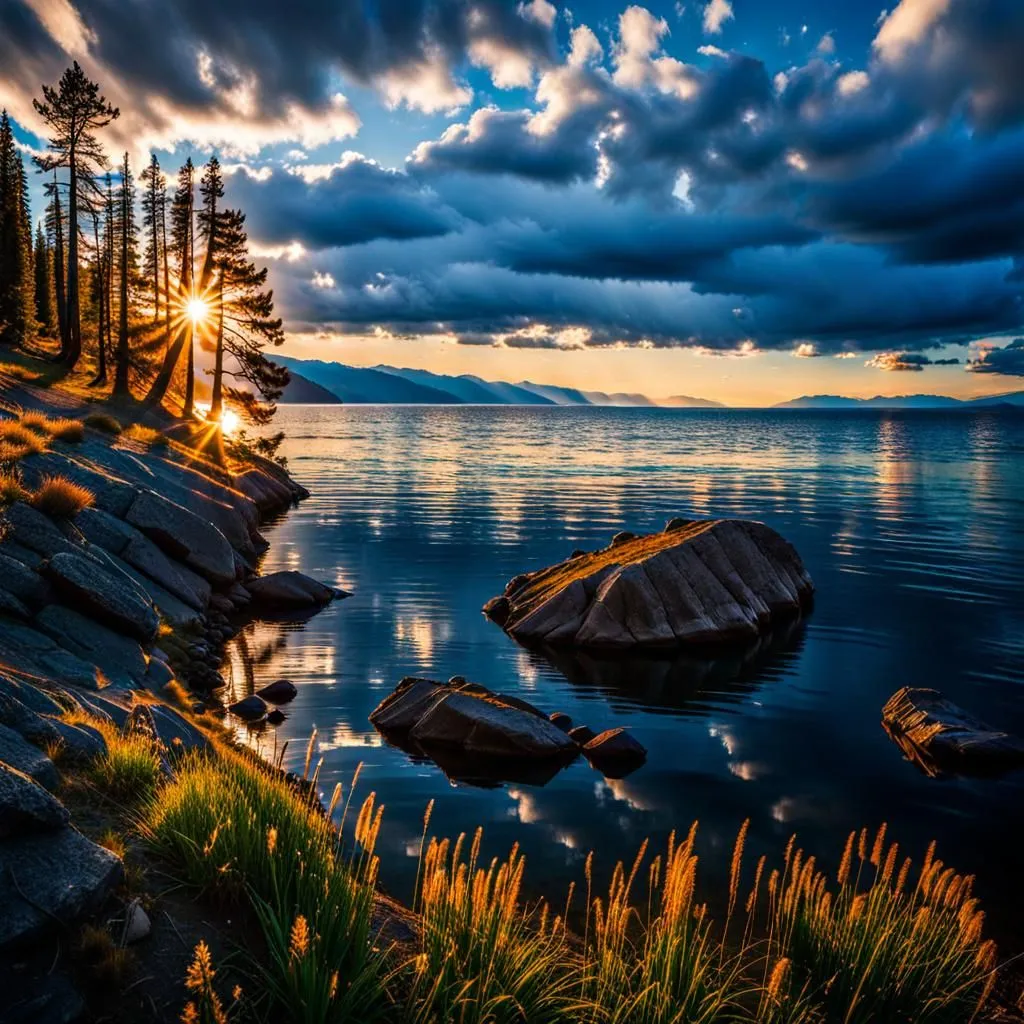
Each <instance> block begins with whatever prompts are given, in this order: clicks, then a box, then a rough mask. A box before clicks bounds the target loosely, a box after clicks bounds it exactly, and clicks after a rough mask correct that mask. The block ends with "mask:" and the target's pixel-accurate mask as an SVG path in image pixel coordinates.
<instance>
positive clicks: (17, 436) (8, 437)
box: [0, 420, 46, 462]
mask: <svg viewBox="0 0 1024 1024" xmlns="http://www.w3.org/2000/svg"><path fill="white" fill-rule="evenodd" d="M0 450H2V451H3V453H4V454H3V455H2V456H0V461H3V462H14V461H17V460H18V459H23V458H24V457H25V456H26V455H38V454H39V453H40V452H44V451H46V438H45V437H43V436H42V435H40V434H39V433H38V432H37V431H35V430H32V429H30V428H29V427H26V426H24V425H23V424H22V423H21V422H20V421H18V420H0Z"/></svg>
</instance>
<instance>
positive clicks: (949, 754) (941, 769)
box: [882, 686, 1024, 776]
mask: <svg viewBox="0 0 1024 1024" xmlns="http://www.w3.org/2000/svg"><path fill="white" fill-rule="evenodd" d="M882 724H883V726H884V727H885V729H886V731H887V732H888V733H889V735H890V736H891V737H892V738H893V740H895V741H896V743H898V744H899V745H900V747H901V748H902V750H903V751H904V753H905V754H906V755H907V757H908V759H909V760H911V761H913V762H914V763H915V764H916V765H917V766H918V767H919V768H920V769H921V770H922V771H924V772H925V773H926V774H928V775H933V776H935V775H942V774H946V773H953V774H961V775H999V774H1002V773H1003V772H1007V771H1011V770H1013V769H1015V768H1022V767H1024V740H1022V739H1020V738H1019V737H1017V736H1011V735H1010V734H1009V733H1005V732H1002V731H1001V730H999V729H995V728H993V727H992V726H990V725H986V724H985V723H984V722H980V721H978V719H976V718H974V717H973V716H972V715H970V714H969V713H968V712H966V711H964V710H963V708H961V707H958V706H957V705H956V704H954V703H953V702H952V701H950V700H946V698H945V697H943V696H942V694H941V693H939V692H938V690H929V689H921V688H913V687H908V686H904V687H903V688H902V689H900V690H897V691H896V692H895V693H894V694H893V695H892V696H891V697H890V698H889V700H888V701H886V704H885V707H884V708H882Z"/></svg>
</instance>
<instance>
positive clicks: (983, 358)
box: [967, 338, 1024, 377]
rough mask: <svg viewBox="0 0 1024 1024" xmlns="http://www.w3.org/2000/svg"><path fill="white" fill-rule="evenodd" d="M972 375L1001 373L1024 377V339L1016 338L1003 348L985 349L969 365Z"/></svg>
mask: <svg viewBox="0 0 1024 1024" xmlns="http://www.w3.org/2000/svg"><path fill="white" fill-rule="evenodd" d="M967 369H968V370H970V371H971V372H972V373H1000V374H1004V375H1006V376H1008V377H1024V338H1015V339H1014V340H1013V341H1011V342H1010V343H1009V344H1008V345H1004V346H1003V347H1002V348H985V349H983V350H982V352H981V354H980V355H979V356H978V358H977V359H972V360H970V361H969V362H968V363H967Z"/></svg>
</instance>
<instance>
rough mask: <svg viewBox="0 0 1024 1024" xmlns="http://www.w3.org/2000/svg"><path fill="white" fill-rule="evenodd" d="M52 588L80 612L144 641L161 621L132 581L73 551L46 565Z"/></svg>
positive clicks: (51, 560) (150, 636)
mask: <svg viewBox="0 0 1024 1024" xmlns="http://www.w3.org/2000/svg"><path fill="white" fill-rule="evenodd" d="M46 576H47V578H48V579H49V580H50V582H51V583H53V586H54V589H55V590H57V592H58V593H59V594H60V595H61V596H62V597H63V598H65V600H66V601H67V602H68V603H69V604H71V605H73V606H74V607H76V608H77V609H78V610H79V611H81V612H83V613H85V614H86V615H88V616H90V618H94V619H96V620H97V621H98V622H102V623H104V624H105V625H108V626H110V627H111V629H114V630H117V631H118V632H121V633H126V634H127V635H128V636H132V637H135V639H136V640H141V641H142V642H143V643H146V642H148V641H150V640H152V639H153V637H154V636H156V631H157V627H158V626H159V624H160V619H159V616H158V615H157V613H156V609H155V608H154V607H153V604H152V602H151V601H150V600H149V599H148V598H147V597H146V596H145V595H144V594H143V593H142V592H141V591H140V590H139V589H138V588H137V587H136V585H135V582H134V580H132V579H130V578H129V577H127V576H124V575H123V574H118V575H116V576H115V575H114V572H112V571H110V570H109V569H106V568H104V567H103V566H101V565H99V564H98V563H97V562H95V561H93V560H92V559H89V558H85V557H84V556H82V555H78V554H74V553H72V552H61V553H59V554H56V555H54V556H53V557H52V558H51V559H50V561H49V562H48V563H47V565H46Z"/></svg>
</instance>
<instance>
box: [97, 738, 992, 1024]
mask: <svg viewBox="0 0 1024 1024" xmlns="http://www.w3.org/2000/svg"><path fill="white" fill-rule="evenodd" d="M111 742H112V743H113V745H114V746H116V745H117V744H118V742H120V741H119V740H117V739H116V738H115V739H113V740H112V741H111ZM216 747H217V750H218V752H217V755H216V756H208V755H202V756H200V755H196V754H191V755H187V756H185V757H184V758H181V759H179V760H178V761H177V763H176V764H175V767H174V774H173V776H172V777H170V778H168V779H165V780H163V781H161V782H159V783H158V784H157V786H156V788H155V790H154V792H153V795H152V796H151V797H150V799H149V800H148V801H146V802H145V804H144V809H143V811H142V812H141V819H142V820H141V825H140V829H141V831H142V833H143V834H144V835H145V836H147V837H148V839H149V840H150V842H151V843H152V844H153V846H154V847H155V848H156V849H157V850H158V851H159V852H160V853H162V854H163V855H164V857H165V858H166V859H167V861H168V862H169V863H170V864H172V865H173V866H174V867H175V869H176V871H177V872H178V873H179V874H180V875H181V877H182V878H183V880H184V881H186V882H188V883H191V884H193V885H195V886H196V887H197V888H199V889H201V890H203V891H205V893H206V894H207V895H208V897H209V898H212V899H214V900H216V901H219V902H221V903H224V902H226V903H227V904H228V905H229V906H246V907H248V908H249V910H250V911H251V912H252V913H253V914H254V917H255V920H256V921H258V923H259V926H260V934H261V943H260V944H259V949H260V956H261V957H262V961H261V964H260V978H261V983H262V985H263V987H264V989H265V993H264V994H265V995H266V996H267V997H268V998H269V1000H270V1005H271V1007H272V1010H271V1013H272V1015H273V1019H275V1020H278V1019H280V1020H292V1021H297V1022H302V1024H312V1022H313V1021H317V1022H335V1021H338V1022H340V1021H343V1020H344V1021H350V1020H351V1021H373V1020H375V1019H377V1018H388V1019H394V1020H401V1021H409V1022H411V1024H435V1022H436V1024H442V1022H449V1021H451V1022H457V1024H525V1022H529V1024H535V1022H539V1024H549V1022H550V1024H554V1022H561V1021H566V1022H568V1021H578V1022H582V1024H627V1022H628V1024H710V1022H741V1021H742V1022H746V1024H829V1022H836V1024H867V1022H878V1021H894V1022H895V1021H900V1022H910V1021H914V1022H928V1024H968V1022H971V1021H975V1020H983V1019H985V1013H986V1008H987V1007H988V1005H989V1002H990V997H991V995H992V991H993V986H994V983H995V979H996V963H997V959H996V957H997V954H996V949H995V946H994V944H993V943H992V941H991V940H990V939H988V938H986V936H985V934H984V916H983V914H982V912H981V910H980V908H979V905H978V901H977V899H976V898H975V897H974V896H973V894H972V884H973V879H971V878H970V877H966V876H961V875H958V874H957V873H956V872H955V871H953V870H952V869H951V868H948V867H946V866H945V865H944V864H943V863H942V862H941V861H940V860H938V859H937V858H936V856H935V852H934V849H933V848H932V849H929V851H928V852H927V854H926V856H925V858H924V861H923V863H922V864H921V865H920V868H919V869H917V870H916V871H915V869H914V865H913V863H912V862H911V860H910V859H909V858H907V857H903V856H901V852H900V850H899V847H898V846H897V845H896V844H895V843H892V842H890V841H889V839H888V836H887V830H886V828H885V826H882V828H881V829H879V830H878V831H877V832H876V833H874V834H869V833H868V832H867V831H862V832H860V833H856V834H853V835H851V837H850V840H849V842H848V843H847V846H846V850H845V852H844V855H843V857H842V860H841V861H840V864H839V868H838V870H837V871H836V872H835V873H834V874H826V873H825V871H823V870H822V869H821V868H820V867H819V865H818V862H817V860H816V859H815V858H814V857H813V856H808V855H806V854H805V853H804V852H803V851H802V850H800V849H799V848H798V847H797V845H796V843H795V840H791V841H790V842H789V844H788V845H787V846H786V848H785V850H784V852H783V854H782V857H781V859H780V860H779V862H778V864H777V865H776V866H773V864H772V863H771V862H770V861H769V860H768V858H766V857H760V858H759V859H757V860H756V861H755V862H754V863H753V864H750V863H748V857H747V854H746V841H747V830H748V829H747V824H746V823H745V824H744V825H743V826H742V827H741V829H740V831H739V835H738V837H737V841H736V844H735V846H734V849H733V854H732V859H731V862H730V871H729V876H730V885H729V891H728V893H727V894H726V898H725V899H723V901H722V902H723V904H724V905H725V912H724V915H723V917H722V919H721V920H720V921H716V920H714V919H713V917H712V914H711V913H710V911H709V909H708V905H707V903H706V902H704V897H703V896H702V894H701V892H700V887H699V878H698V875H699V870H698V869H699V856H698V852H697V850H698V828H697V825H696V824H694V825H693V826H692V827H691V828H690V829H689V831H688V832H687V834H686V836H685V838H682V839H679V838H678V837H676V836H674V835H673V836H671V837H670V838H669V840H668V842H667V845H666V847H665V849H664V850H662V851H660V852H659V853H657V854H655V855H653V856H652V855H650V851H649V850H648V844H647V843H644V844H642V846H641V848H640V850H639V851H638V854H637V856H636V858H635V859H634V861H633V862H632V863H631V864H628V865H626V864H619V865H618V866H617V867H616V868H615V870H614V871H613V873H612V876H611V881H610V883H609V885H608V887H607V890H605V891H602V892H596V891H595V887H594V872H593V870H592V868H593V861H592V858H591V857H588V858H587V861H586V865H585V870H584V873H583V878H582V879H581V881H582V883H583V884H582V886H581V887H580V889H579V891H577V889H576V887H575V886H572V887H570V890H569V892H568V894H567V898H566V901H565V904H564V906H562V907H560V908H559V909H558V910H557V911H552V909H551V908H549V907H547V906H546V905H544V904H531V903H529V902H527V901H525V900H524V898H523V887H524V884H525V877H526V860H525V858H524V856H523V855H522V853H521V851H520V850H519V849H518V848H517V847H513V849H512V850H511V852H510V854H509V855H508V857H506V858H504V859H501V858H495V859H492V860H489V861H486V862H485V861H484V860H483V857H482V833H481V832H480V831H477V832H476V833H475V835H474V836H473V837H472V838H471V839H467V837H466V836H460V837H458V838H457V839H456V840H455V841H454V842H453V841H450V840H447V839H437V838H430V837H429V835H428V833H429V819H430V808H429V807H428V811H427V815H426V817H425V820H424V829H423V838H422V841H421V847H420V857H419V869H418V873H417V879H416V885H415V892H414V899H413V903H414V909H415V910H416V912H417V928H416V937H415V941H414V943H412V947H413V948H409V947H408V946H406V947H403V948H401V949H399V948H396V947H391V946H388V945H387V944H386V943H385V942H383V941H382V940H381V939H380V937H379V935H378V934H377V932H376V931H375V928H374V926H373V924H372V922H373V908H374V892H375V888H376V882H377V876H378V872H379V857H378V853H377V842H378V838H379V835H380V829H381V824H382V816H383V808H382V807H381V806H379V804H378V803H377V801H376V798H375V797H374V795H373V794H370V796H369V797H368V798H367V799H366V800H365V801H364V803H363V804H362V807H361V809H360V811H359V813H358V817H357V820H356V822H355V828H354V829H353V830H352V831H353V834H354V840H353V841H352V842H351V843H346V842H345V841H344V840H343V838H342V836H343V834H344V818H345V815H346V814H347V800H346V802H345V805H344V812H343V813H342V814H341V817H342V822H343V825H342V827H341V828H339V827H336V826H335V825H334V824H333V823H332V819H333V816H334V814H335V812H336V811H342V808H343V804H342V791H341V788H340V786H339V787H336V789H335V791H334V793H333V795H332V798H331V800H330V801H329V804H328V806H327V808H326V812H327V813H326V814H325V813H323V811H324V809H323V808H321V807H320V805H319V804H318V803H317V802H316V799H315V797H313V796H310V795H309V793H310V791H311V790H312V791H314V792H315V784H314V786H312V787H309V786H307V787H296V786H293V785H291V784H289V783H288V782H286V781H285V780H284V778H283V777H282V776H281V775H280V773H279V772H277V771H276V770H275V769H274V768H272V767H270V766H268V765H266V764H265V763H263V762H261V761H259V760H258V759H257V758H255V757H254V756H250V755H249V754H248V753H242V752H240V751H238V750H235V749H233V748H231V747H229V746H227V745H225V744H222V743H220V742H218V743H217V744H216ZM312 751H313V744H312V741H311V743H310V747H309V748H308V750H307V757H306V765H305V770H304V777H305V778H306V779H308V780H311V781H313V780H316V778H317V772H318V768H317V769H313V770H312V771H311V767H312V760H313V757H312ZM131 757H132V758H134V757H135V754H134V752H133V753H132V754H131ZM126 759H127V755H126ZM123 774H124V775H127V770H126V771H125V772H124V773H123ZM354 781H355V780H353V784H354ZM350 797H351V792H350V794H349V798H350ZM578 896H581V897H582V899H583V901H584V902H583V907H582V912H581V908H577V907H574V900H575V899H576V898H577V897H578ZM571 915H572V916H573V920H578V921H579V925H578V927H577V931H576V933H573V932H571V931H570V930H569V929H568V928H567V926H566V920H567V918H568V917H570V916H571ZM197 1011H198V1004H197Z"/></svg>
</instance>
